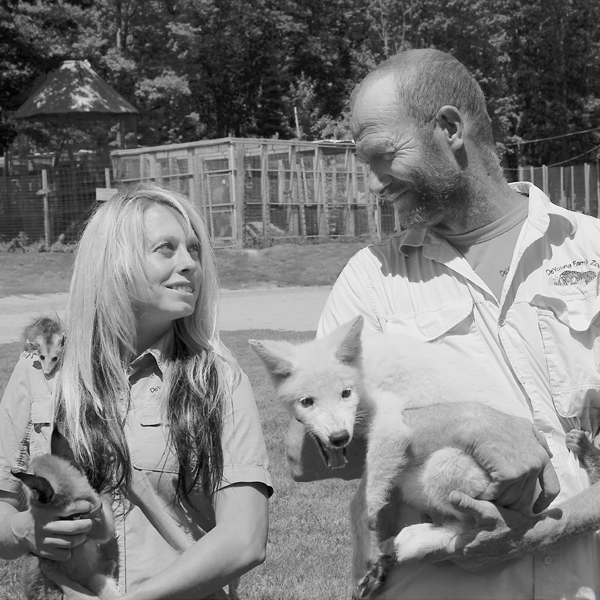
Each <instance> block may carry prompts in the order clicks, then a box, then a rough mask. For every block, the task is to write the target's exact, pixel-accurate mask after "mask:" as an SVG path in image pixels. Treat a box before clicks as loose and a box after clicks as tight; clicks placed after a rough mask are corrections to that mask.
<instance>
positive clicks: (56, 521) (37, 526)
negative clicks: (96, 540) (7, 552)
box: [11, 500, 93, 561]
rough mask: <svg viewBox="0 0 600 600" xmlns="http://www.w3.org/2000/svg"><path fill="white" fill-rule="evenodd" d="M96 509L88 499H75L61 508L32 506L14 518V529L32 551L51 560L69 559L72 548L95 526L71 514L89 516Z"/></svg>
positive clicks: (83, 539) (87, 520)
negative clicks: (74, 517) (87, 514)
mask: <svg viewBox="0 0 600 600" xmlns="http://www.w3.org/2000/svg"><path fill="white" fill-rule="evenodd" d="M92 508H93V507H92V504H91V503H90V502H88V501H87V500H78V501H76V502H72V503H71V504H69V505H68V506H66V507H63V508H61V509H49V508H43V509H40V508H35V507H32V508H30V509H29V510H26V511H24V512H21V513H19V514H16V515H14V516H13V517H12V520H11V528H12V532H13V535H14V537H15V539H16V540H18V543H19V544H20V545H21V546H22V547H24V548H25V549H26V550H27V551H28V552H33V553H34V554H36V555H37V556H41V557H42V558H48V559H50V560H59V561H64V560H68V559H69V558H70V557H71V550H72V549H73V548H75V547H76V546H79V545H80V544H83V543H84V542H85V541H86V539H87V533H88V532H89V530H90V529H91V528H92V519H89V518H77V519H73V518H70V517H72V516H73V515H85V514H86V513H89V512H90V510H92Z"/></svg>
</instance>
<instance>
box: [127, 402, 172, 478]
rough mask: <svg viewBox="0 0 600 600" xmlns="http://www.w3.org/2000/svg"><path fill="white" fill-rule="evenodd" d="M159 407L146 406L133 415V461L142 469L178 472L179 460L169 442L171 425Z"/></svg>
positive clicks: (130, 444)
mask: <svg viewBox="0 0 600 600" xmlns="http://www.w3.org/2000/svg"><path fill="white" fill-rule="evenodd" d="M157 408H158V407H146V408H145V409H144V410H140V411H138V412H136V414H135V415H133V418H132V422H130V426H131V436H130V439H129V449H130V453H131V463H132V465H133V466H134V468H136V469H138V470H140V471H147V472H157V473H171V474H177V473H179V462H178V460H177V455H176V453H175V451H174V450H173V448H172V447H171V444H170V443H169V426H168V424H167V423H166V420H165V419H164V418H163V416H162V415H161V414H160V411H159V410H157Z"/></svg>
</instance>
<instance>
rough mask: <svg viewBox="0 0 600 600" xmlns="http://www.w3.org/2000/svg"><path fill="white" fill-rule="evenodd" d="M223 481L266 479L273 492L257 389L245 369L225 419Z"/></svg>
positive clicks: (228, 483)
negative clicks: (257, 403)
mask: <svg viewBox="0 0 600 600" xmlns="http://www.w3.org/2000/svg"><path fill="white" fill-rule="evenodd" d="M222 439H223V463H224V465H223V485H222V486H221V487H227V486H229V485H232V484H234V483H264V484H265V485H266V486H267V488H268V490H269V496H270V495H271V494H272V493H273V483H272V481H271V475H270V473H269V459H268V458H267V449H266V446H265V440H264V437H263V432H262V426H261V422H260V416H259V413H258V408H257V406H256V401H255V399H254V393H253V392H252V387H251V385H250V381H249V380H248V377H247V376H246V375H245V374H244V373H242V376H241V380H240V382H239V384H238V386H237V387H236V389H235V390H234V392H233V395H232V399H231V402H227V403H226V409H225V415H224V422H223V438H222Z"/></svg>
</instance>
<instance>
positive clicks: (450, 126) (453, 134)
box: [436, 105, 465, 154]
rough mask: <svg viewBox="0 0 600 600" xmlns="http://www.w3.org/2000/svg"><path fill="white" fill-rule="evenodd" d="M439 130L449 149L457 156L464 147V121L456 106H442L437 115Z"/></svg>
mask: <svg viewBox="0 0 600 600" xmlns="http://www.w3.org/2000/svg"><path fill="white" fill-rule="evenodd" d="M436 121H437V128H438V131H440V132H441V133H442V135H443V139H444V141H445V142H446V144H448V147H449V148H450V149H451V150H452V152H454V153H455V154H456V153H457V152H458V151H459V150H461V148H462V147H463V146H464V142H465V140H464V133H465V131H464V121H463V116H462V114H461V112H460V110H458V108H456V107H454V106H449V105H446V106H442V108H440V109H439V110H438V112H437V115H436Z"/></svg>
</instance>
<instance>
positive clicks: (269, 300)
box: [0, 286, 330, 344]
mask: <svg viewBox="0 0 600 600" xmlns="http://www.w3.org/2000/svg"><path fill="white" fill-rule="evenodd" d="M329 290H330V288H329V286H318V287H285V288H260V289H245V290H223V291H222V293H221V316H220V321H221V329H222V330H223V331H237V330H241V329H274V330H282V331H315V330H316V329H317V322H318V320H319V315H320V314H321V311H322V310H323V306H324V305H325V300H326V299H327V296H328V294H329ZM66 301H67V295H66V294H43V295H34V294H26V295H22V296H9V297H7V298H0V344H9V343H12V342H16V341H18V340H19V339H20V337H21V332H22V330H23V327H25V325H26V324H27V323H28V322H29V321H30V320H31V319H33V317H35V316H38V315H40V314H57V315H58V316H59V317H61V318H62V317H63V316H64V310H65V305H66Z"/></svg>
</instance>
